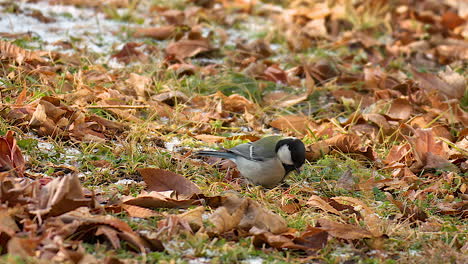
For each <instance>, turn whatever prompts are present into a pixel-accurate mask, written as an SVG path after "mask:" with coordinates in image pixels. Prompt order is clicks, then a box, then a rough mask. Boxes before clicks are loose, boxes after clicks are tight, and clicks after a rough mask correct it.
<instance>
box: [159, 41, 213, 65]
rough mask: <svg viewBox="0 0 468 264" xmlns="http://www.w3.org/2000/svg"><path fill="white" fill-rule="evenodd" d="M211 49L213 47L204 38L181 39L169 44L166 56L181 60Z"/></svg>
mask: <svg viewBox="0 0 468 264" xmlns="http://www.w3.org/2000/svg"><path fill="white" fill-rule="evenodd" d="M211 50H213V48H212V47H211V45H210V43H209V41H208V40H206V39H182V40H179V41H177V42H174V43H171V44H169V45H168V46H167V48H166V53H167V55H168V56H174V57H175V58H176V59H178V60H180V61H183V60H184V59H186V58H190V57H193V56H195V55H198V54H200V53H203V52H207V51H211Z"/></svg>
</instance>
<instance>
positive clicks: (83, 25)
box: [0, 1, 136, 54]
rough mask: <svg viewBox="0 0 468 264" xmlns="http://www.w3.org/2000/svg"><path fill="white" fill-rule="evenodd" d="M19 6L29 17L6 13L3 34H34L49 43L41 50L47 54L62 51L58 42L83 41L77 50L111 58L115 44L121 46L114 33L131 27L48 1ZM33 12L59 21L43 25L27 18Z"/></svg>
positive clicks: (1, 26)
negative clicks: (81, 49)
mask: <svg viewBox="0 0 468 264" xmlns="http://www.w3.org/2000/svg"><path fill="white" fill-rule="evenodd" d="M0 2H4V1H0ZM17 4H18V5H19V7H20V9H21V10H23V11H25V13H26V14H13V13H3V14H2V16H1V17H0V29H1V30H0V31H6V32H9V33H24V32H32V33H34V35H36V36H38V37H40V39H41V40H42V41H44V42H45V43H46V45H45V46H44V47H41V49H43V50H46V51H54V50H59V49H62V48H61V47H59V46H55V45H52V43H54V42H56V41H70V40H71V39H82V41H79V42H74V43H73V44H75V45H77V47H78V48H83V49H88V50H90V51H93V52H98V53H104V54H108V53H110V51H112V47H113V45H114V44H116V43H121V42H122V41H121V40H120V39H119V36H118V35H116V34H114V32H121V31H122V30H121V29H122V27H125V26H129V25H131V24H130V23H126V22H119V21H115V20H110V19H106V17H105V14H104V13H102V12H99V11H97V10H95V9H92V8H77V7H75V6H71V5H50V4H49V3H48V2H47V1H40V2H37V3H28V2H24V1H18V2H17ZM33 10H39V11H40V12H42V14H43V15H44V16H47V17H51V18H54V19H55V20H56V21H55V22H51V23H43V22H41V21H39V20H37V19H36V18H34V17H32V16H29V15H27V14H28V13H30V12H31V11H33ZM118 11H119V10H118ZM135 26H136V25H135Z"/></svg>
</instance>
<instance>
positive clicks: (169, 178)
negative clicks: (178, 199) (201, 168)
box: [138, 168, 201, 197]
mask: <svg viewBox="0 0 468 264" xmlns="http://www.w3.org/2000/svg"><path fill="white" fill-rule="evenodd" d="M138 172H139V173H140V174H141V176H142V177H143V180H144V181H145V183H146V189H147V190H149V191H156V192H163V191H176V193H177V195H180V196H182V197H191V196H192V195H194V194H199V193H201V191H200V189H199V188H198V186H196V185H195V184H194V183H193V182H191V181H189V180H187V178H185V177H184V176H182V175H179V174H177V173H174V172H172V171H168V170H163V169H157V168H141V169H138Z"/></svg>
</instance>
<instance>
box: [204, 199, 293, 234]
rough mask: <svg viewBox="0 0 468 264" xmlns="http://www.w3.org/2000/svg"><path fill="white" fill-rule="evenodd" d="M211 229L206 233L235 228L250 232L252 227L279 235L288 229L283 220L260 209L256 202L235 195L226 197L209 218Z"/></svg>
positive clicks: (222, 231)
mask: <svg viewBox="0 0 468 264" xmlns="http://www.w3.org/2000/svg"><path fill="white" fill-rule="evenodd" d="M209 220H210V222H211V223H213V227H212V228H210V229H209V230H208V231H209V232H213V233H217V234H222V233H224V232H227V231H230V230H232V229H235V228H239V229H241V230H250V229H251V228H252V227H256V228H259V229H261V230H265V231H268V232H271V233H273V234H279V233H283V232H285V231H286V230H287V229H288V228H287V225H286V222H285V220H284V219H283V218H282V217H281V216H279V215H276V214H274V213H272V212H271V211H269V210H267V209H265V208H262V207H261V206H260V205H259V204H258V203H257V202H255V201H253V200H251V199H246V198H241V197H238V196H237V195H235V194H228V195H226V199H225V200H224V201H223V203H222V205H221V206H220V207H218V208H217V209H216V210H215V211H214V212H213V214H212V215H211V216H210V217H209Z"/></svg>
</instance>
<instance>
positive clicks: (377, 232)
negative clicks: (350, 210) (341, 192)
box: [332, 196, 384, 237]
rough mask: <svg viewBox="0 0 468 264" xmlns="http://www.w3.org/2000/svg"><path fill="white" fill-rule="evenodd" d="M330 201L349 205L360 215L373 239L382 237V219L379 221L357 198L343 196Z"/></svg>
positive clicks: (372, 211)
mask: <svg viewBox="0 0 468 264" xmlns="http://www.w3.org/2000/svg"><path fill="white" fill-rule="evenodd" d="M332 199H333V200H334V201H336V202H338V203H341V204H345V205H346V204H351V205H352V206H353V207H354V210H356V211H358V212H359V213H360V214H361V215H362V217H363V219H364V224H365V225H366V227H367V230H369V231H370V232H371V234H372V235H373V236H374V237H380V236H382V235H383V232H382V229H383V227H384V223H383V221H382V219H380V217H379V216H378V215H377V214H376V213H375V212H374V210H372V209H371V208H370V207H369V206H367V204H365V203H364V202H363V201H361V200H359V199H357V198H353V197H343V196H340V197H333V198H332Z"/></svg>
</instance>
